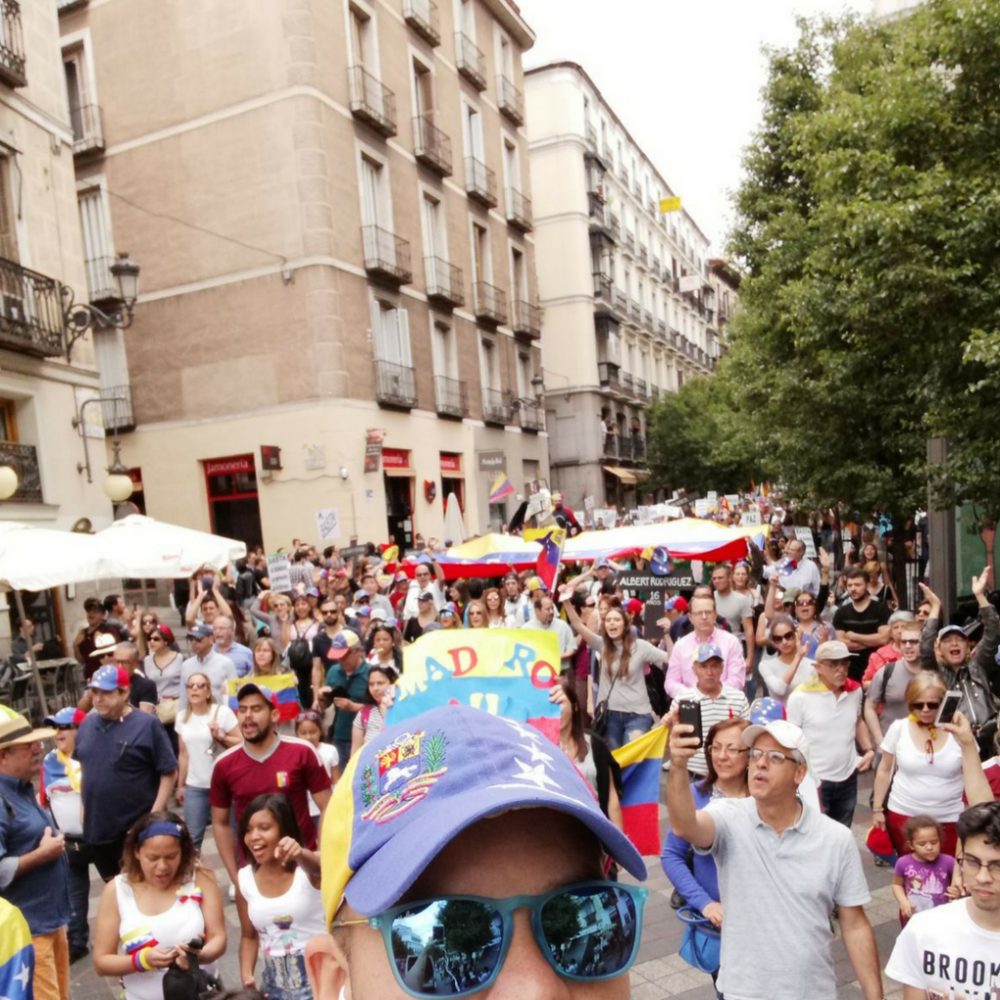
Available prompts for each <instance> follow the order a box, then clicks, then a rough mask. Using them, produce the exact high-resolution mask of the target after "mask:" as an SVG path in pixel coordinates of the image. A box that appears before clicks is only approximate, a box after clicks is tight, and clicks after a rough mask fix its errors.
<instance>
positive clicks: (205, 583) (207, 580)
mask: <svg viewBox="0 0 1000 1000" xmlns="http://www.w3.org/2000/svg"><path fill="white" fill-rule="evenodd" d="M214 586H215V577H214V576H212V574H211V573H206V574H205V575H204V576H203V577H202V578H201V589H202V590H206V591H208V590H211V589H212V588H213V587H214Z"/></svg>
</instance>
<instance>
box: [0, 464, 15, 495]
mask: <svg viewBox="0 0 1000 1000" xmlns="http://www.w3.org/2000/svg"><path fill="white" fill-rule="evenodd" d="M17 486H18V479H17V471H16V470H15V469H12V468H11V467H10V466H9V465H0V500H9V499H10V498H11V497H12V496H13V495H14V494H15V493H16V492H17Z"/></svg>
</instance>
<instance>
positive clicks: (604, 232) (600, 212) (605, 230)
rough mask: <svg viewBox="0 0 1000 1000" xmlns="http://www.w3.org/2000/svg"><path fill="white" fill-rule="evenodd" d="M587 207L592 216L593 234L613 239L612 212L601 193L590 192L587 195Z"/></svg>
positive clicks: (591, 230) (591, 227)
mask: <svg viewBox="0 0 1000 1000" xmlns="http://www.w3.org/2000/svg"><path fill="white" fill-rule="evenodd" d="M587 208H588V214H589V217H590V232H591V235H592V236H600V237H603V238H604V239H605V240H608V241H609V242H610V241H611V240H612V239H613V234H612V232H611V213H610V212H609V211H608V206H607V205H606V204H605V202H604V199H603V198H601V197H600V195H596V194H594V193H593V192H590V193H589V194H588V195H587Z"/></svg>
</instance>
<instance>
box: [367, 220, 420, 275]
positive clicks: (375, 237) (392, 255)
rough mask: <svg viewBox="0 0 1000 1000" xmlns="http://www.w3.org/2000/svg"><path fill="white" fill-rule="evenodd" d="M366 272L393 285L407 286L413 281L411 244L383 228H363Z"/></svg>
mask: <svg viewBox="0 0 1000 1000" xmlns="http://www.w3.org/2000/svg"><path fill="white" fill-rule="evenodd" d="M361 243H362V247H363V249H364V256H365V270H366V271H367V272H368V274H369V275H370V276H371V277H373V278H377V279H379V280H381V281H386V282H388V283H389V284H391V285H405V284H408V283H409V282H410V281H412V280H413V272H412V271H411V270H410V244H409V243H408V242H407V241H406V240H404V239H402V238H401V237H399V236H397V235H396V234H395V233H393V232H390V231H389V230H388V229H383V228H382V227H381V226H362V227H361Z"/></svg>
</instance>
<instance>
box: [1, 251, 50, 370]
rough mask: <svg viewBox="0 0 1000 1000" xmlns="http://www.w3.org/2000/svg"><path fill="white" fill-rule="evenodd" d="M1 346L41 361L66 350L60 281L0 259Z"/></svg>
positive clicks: (13, 262)
mask: <svg viewBox="0 0 1000 1000" xmlns="http://www.w3.org/2000/svg"><path fill="white" fill-rule="evenodd" d="M0 347H6V348H7V349H8V350H11V351H20V352H21V353H22V354H31V355H33V356H34V357H37V358H58V357H60V356H61V355H62V353H63V349H64V343H63V314H62V299H61V297H60V291H59V282H58V281H56V280H55V278H50V277H49V276H48V275H45V274H39V273H38V272H37V271H29V270H28V269H27V268H26V267H21V265H20V264H18V263H16V262H15V261H12V260H6V259H5V258H3V257H0Z"/></svg>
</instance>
